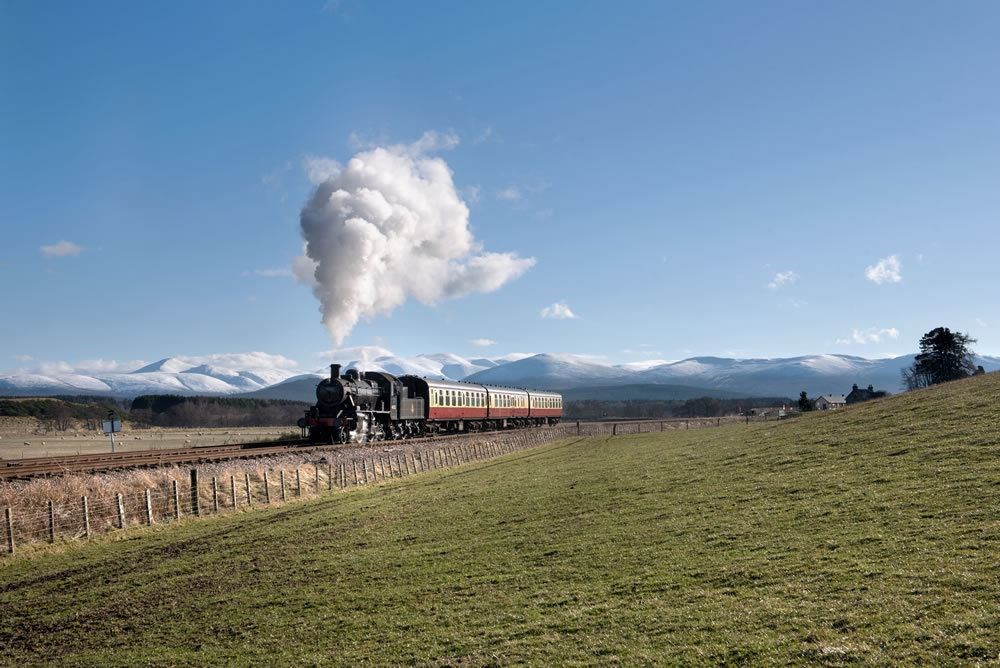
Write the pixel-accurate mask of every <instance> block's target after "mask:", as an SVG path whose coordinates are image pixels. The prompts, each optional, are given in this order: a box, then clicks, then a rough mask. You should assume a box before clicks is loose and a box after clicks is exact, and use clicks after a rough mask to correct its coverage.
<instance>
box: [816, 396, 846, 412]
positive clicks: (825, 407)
mask: <svg viewBox="0 0 1000 668" xmlns="http://www.w3.org/2000/svg"><path fill="white" fill-rule="evenodd" d="M814 405H815V406H816V410H818V411H831V410H836V409H838V408H843V407H844V406H846V405H847V399H846V398H845V397H844V395H843V394H824V395H823V396H821V397H819V398H818V399H816V401H815V402H814Z"/></svg>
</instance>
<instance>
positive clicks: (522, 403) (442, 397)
mask: <svg viewBox="0 0 1000 668" xmlns="http://www.w3.org/2000/svg"><path fill="white" fill-rule="evenodd" d="M562 409H563V400H562V395H560V394H558V393H556V392H538V391H535V390H524V389H518V388H512V387H496V386H492V385H477V384H475V383H459V382H453V381H447V380H428V379H426V378H420V377H417V376H399V377H397V376H393V375H392V374H388V373H383V372H380V371H366V372H365V373H360V372H359V371H358V370H357V369H348V370H347V371H346V372H345V373H344V374H343V375H341V373H340V365H339V364H331V365H330V377H329V378H324V379H323V380H321V381H320V382H319V384H318V385H317V386H316V405H315V406H313V407H311V408H310V409H309V410H308V411H306V414H305V416H304V417H302V418H300V419H299V423H298V424H299V427H300V428H302V429H303V430H306V429H308V430H309V440H310V441H312V442H314V443H365V442H369V441H381V440H395V439H400V438H411V437H416V436H430V435H434V434H439V433H441V434H443V433H461V432H477V431H490V430H494V429H516V428H522V427H534V426H543V425H552V424H556V423H558V422H559V419H560V418H561V417H562Z"/></svg>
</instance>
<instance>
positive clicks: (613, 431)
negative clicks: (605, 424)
mask: <svg viewBox="0 0 1000 668" xmlns="http://www.w3.org/2000/svg"><path fill="white" fill-rule="evenodd" d="M611 435H612V436H617V435H618V423H617V422H616V423H615V424H613V425H611Z"/></svg>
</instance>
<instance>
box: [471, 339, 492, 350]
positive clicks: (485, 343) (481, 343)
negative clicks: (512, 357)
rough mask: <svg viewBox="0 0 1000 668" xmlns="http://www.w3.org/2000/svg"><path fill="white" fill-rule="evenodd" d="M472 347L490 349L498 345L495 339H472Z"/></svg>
mask: <svg viewBox="0 0 1000 668" xmlns="http://www.w3.org/2000/svg"><path fill="white" fill-rule="evenodd" d="M472 345H474V346H475V347H477V348H489V347H490V346H492V345H496V341H494V340H493V339H472Z"/></svg>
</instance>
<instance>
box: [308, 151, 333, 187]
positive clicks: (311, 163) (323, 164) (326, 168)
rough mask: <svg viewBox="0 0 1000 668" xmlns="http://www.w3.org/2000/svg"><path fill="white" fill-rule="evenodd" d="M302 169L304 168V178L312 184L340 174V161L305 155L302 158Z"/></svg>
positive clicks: (317, 183)
mask: <svg viewBox="0 0 1000 668" xmlns="http://www.w3.org/2000/svg"><path fill="white" fill-rule="evenodd" d="M302 169H303V170H305V173H306V178H308V179H309V182H310V183H312V184H314V185H319V184H320V183H324V182H326V181H328V180H329V179H333V178H336V177H337V175H339V174H340V170H341V166H340V163H339V162H337V161H336V160H333V159H332V158H323V157H320V156H315V155H307V156H306V157H305V158H303V160H302Z"/></svg>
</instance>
